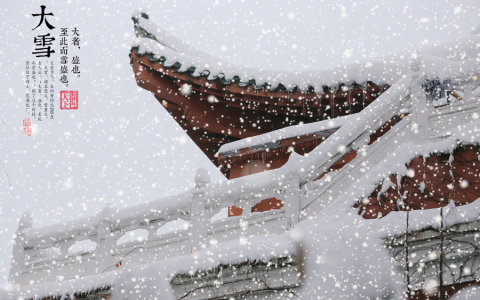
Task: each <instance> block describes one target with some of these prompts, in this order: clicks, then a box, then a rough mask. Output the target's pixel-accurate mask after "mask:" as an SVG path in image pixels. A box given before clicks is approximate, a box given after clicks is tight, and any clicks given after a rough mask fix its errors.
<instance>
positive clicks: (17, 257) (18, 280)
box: [8, 212, 33, 288]
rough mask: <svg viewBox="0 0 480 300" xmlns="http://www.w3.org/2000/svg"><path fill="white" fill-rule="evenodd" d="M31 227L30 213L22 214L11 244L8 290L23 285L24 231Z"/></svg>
mask: <svg viewBox="0 0 480 300" xmlns="http://www.w3.org/2000/svg"><path fill="white" fill-rule="evenodd" d="M32 226H33V218H32V213H31V212H26V213H24V214H23V216H22V218H21V219H20V222H19V223H18V229H17V231H16V232H15V238H14V243H13V252H12V261H11V263H10V273H9V275H8V285H9V288H19V287H21V286H22V285H24V284H23V282H22V270H23V267H24V266H25V263H26V257H25V245H24V244H25V233H24V232H23V230H24V229H26V228H30V227H32Z"/></svg>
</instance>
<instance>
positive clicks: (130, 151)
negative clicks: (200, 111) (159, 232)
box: [0, 0, 480, 282]
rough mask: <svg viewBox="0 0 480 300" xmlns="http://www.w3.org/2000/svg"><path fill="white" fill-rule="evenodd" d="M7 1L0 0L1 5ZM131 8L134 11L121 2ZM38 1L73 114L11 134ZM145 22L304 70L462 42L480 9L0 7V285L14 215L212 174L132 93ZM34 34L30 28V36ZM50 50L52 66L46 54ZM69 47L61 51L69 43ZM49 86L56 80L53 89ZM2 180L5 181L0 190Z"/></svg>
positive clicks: (131, 198) (142, 194)
mask: <svg viewBox="0 0 480 300" xmlns="http://www.w3.org/2000/svg"><path fill="white" fill-rule="evenodd" d="M4 2H6V1H4ZM132 2H133V3H132ZM40 5H45V6H46V7H47V12H52V13H54V15H55V17H54V18H52V17H49V21H50V23H51V24H52V25H53V26H55V27H56V28H55V29H54V30H53V31H51V33H52V34H53V33H54V34H55V36H57V37H58V35H59V29H60V28H61V27H68V28H69V29H73V28H74V27H77V28H78V29H79V32H80V38H81V49H80V50H78V52H76V53H77V54H78V55H79V56H80V60H81V64H80V68H81V72H82V73H81V78H79V79H76V80H75V79H74V78H73V76H70V77H69V79H70V81H71V85H70V87H69V89H71V90H78V91H79V98H80V105H79V109H78V110H77V111H65V110H62V111H61V110H59V109H58V101H57V100H56V101H57V102H56V112H55V120H48V121H43V122H37V121H33V124H34V127H35V133H34V135H33V136H31V137H26V136H22V120H23V118H26V117H28V116H27V115H26V114H25V113H24V111H25V97H24V93H25V92H24V90H25V88H24V82H23V80H24V79H25V76H24V75H22V72H24V71H25V62H26V61H27V60H30V61H31V60H32V59H34V56H33V55H32V54H31V52H32V50H33V45H34V43H33V37H34V35H36V34H41V33H47V32H48V31H47V30H46V29H42V31H39V30H36V31H31V29H32V28H34V27H35V26H36V25H37V23H38V19H36V18H33V17H32V16H31V14H32V13H39V12H40ZM138 7H145V8H147V9H148V12H149V15H150V19H151V20H153V21H154V22H156V23H157V24H158V25H159V26H162V27H164V28H165V29H167V30H169V31H171V32H173V33H174V34H176V35H177V36H178V37H179V38H180V39H183V40H187V41H189V42H190V43H191V44H192V45H194V46H196V47H198V48H199V49H201V50H203V51H206V52H209V53H211V54H213V55H216V56H218V57H221V58H222V59H223V60H225V61H232V62H236V63H237V64H240V65H248V66H253V67H262V68H271V69H276V70H282V69H305V68H309V69H314V68H325V67H333V66H337V65H341V64H344V63H348V62H353V61H357V60H363V59H368V58H371V57H378V56H381V55H385V54H389V53H396V52H402V51H405V50H410V49H415V48H419V47H421V46H423V45H431V44H434V43H439V42H442V41H448V40H451V39H454V38H456V37H459V36H463V35H466V34H468V32H470V31H471V30H472V29H473V28H474V27H475V26H477V25H479V24H480V2H479V1H478V0H470V1H461V0H455V1H453V0H450V1H429V0H425V1H417V0H416V1H392V0H389V1H375V0H373V1H372V0H369V1H346V0H345V1H344V0H340V1H339V0H336V1H326V0H325V1H319V0H317V1H279V0H276V1H265V0H263V1H251V0H245V1H222V0H220V1H218V0H217V1H210V0H209V1H193V0H192V1H172V0H169V1H119V0H103V1H102V0H95V1H85V0H83V1H68V3H67V1H64V0H63V1H21V2H20V1H8V2H7V3H2V4H0V20H1V21H0V26H1V29H2V30H1V33H0V37H1V38H0V45H1V47H0V92H1V95H2V98H1V99H2V101H0V116H1V117H2V119H3V121H2V122H0V137H1V138H0V159H1V161H2V162H3V165H4V166H5V170H4V169H3V167H2V166H0V224H1V226H0V280H1V281H2V282H6V278H7V276H8V269H9V266H10V254H11V251H12V245H11V243H10V240H11V238H12V235H13V234H14V232H15V230H16V228H17V226H18V219H19V218H20V217H21V215H22V214H23V212H25V211H31V212H33V214H34V226H41V225H47V224H52V223H56V222H59V221H64V220H68V219H73V218H78V217H81V216H87V215H92V214H94V213H95V212H98V211H99V210H101V209H102V208H103V207H104V206H105V205H106V203H109V202H110V203H113V204H115V205H116V206H117V207H124V206H131V205H134V204H138V203H144V202H148V201H151V200H155V199H159V198H161V197H163V196H165V195H169V194H172V193H177V192H179V191H183V190H185V189H188V188H190V187H192V182H193V174H194V172H195V170H196V169H197V168H199V167H206V168H207V169H208V170H210V172H211V174H212V180H214V181H218V180H220V179H221V178H222V177H223V176H222V175H221V174H220V173H219V172H217V171H216V169H215V167H214V166H213V164H211V163H210V162H209V161H208V159H207V158H206V157H204V155H203V153H202V152H201V151H200V150H199V149H198V148H196V146H195V145H194V144H193V142H191V141H190V140H189V138H188V137H187V136H186V135H185V134H184V133H183V132H182V130H181V128H180V127H179V126H178V125H177V124H176V123H175V122H174V121H173V120H172V119H171V118H170V116H169V115H168V114H167V113H166V112H165V110H164V109H163V107H162V106H161V105H160V104H159V103H158V102H157V101H156V100H155V99H154V97H153V96H152V95H151V94H150V93H148V92H146V91H144V90H142V89H140V88H138V86H137V85H136V83H135V79H134V76H133V72H132V70H131V67H130V65H129V58H128V53H129V49H130V45H131V43H132V41H133V38H134V35H133V26H132V21H131V19H130V16H131V13H132V11H133V10H134V9H136V8H138ZM39 29H40V28H39ZM56 51H57V53H56V54H54V55H53V61H54V62H55V63H56V67H57V72H58V68H59V65H60V59H59V54H58V52H59V47H58V44H56ZM72 51H73V49H72ZM61 89H62V85H61V84H60V82H59V81H58V79H57V83H56V92H59V91H60V90H61ZM10 185H11V186H10Z"/></svg>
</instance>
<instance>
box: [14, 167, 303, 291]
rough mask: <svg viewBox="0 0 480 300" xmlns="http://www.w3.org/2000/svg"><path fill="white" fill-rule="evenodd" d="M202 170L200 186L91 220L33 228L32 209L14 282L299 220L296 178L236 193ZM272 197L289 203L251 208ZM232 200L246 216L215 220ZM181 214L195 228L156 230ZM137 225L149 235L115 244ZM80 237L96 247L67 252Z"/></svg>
mask: <svg viewBox="0 0 480 300" xmlns="http://www.w3.org/2000/svg"><path fill="white" fill-rule="evenodd" d="M205 172H206V170H205V169H200V170H198V171H197V175H196V187H195V189H193V190H192V191H189V192H186V193H183V194H180V195H175V196H172V197H168V198H165V199H161V200H157V201H155V202H153V203H150V204H149V205H140V206H135V207H131V208H127V209H121V210H119V209H116V208H115V207H114V206H112V205H107V207H105V208H104V209H103V210H102V211H101V212H100V213H98V214H97V215H95V216H92V217H90V218H82V219H78V220H73V221H70V222H65V223H61V224H56V225H52V226H46V227H39V228H34V227H32V217H31V214H30V213H26V214H25V215H24V216H23V217H22V219H21V220H20V225H19V228H18V230H17V232H16V238H15V243H14V249H13V256H12V263H11V269H10V278H9V281H10V283H12V284H14V285H16V286H26V285H29V284H33V283H44V282H52V281H60V280H68V279H73V278H78V277H83V276H88V275H93V274H98V273H103V272H108V271H111V270H115V269H118V268H123V267H125V266H128V265H131V264H142V263H146V262H154V261H159V260H162V259H165V258H168V257H172V256H178V255H185V254H190V253H192V252H195V251H199V250H201V249H203V248H205V247H208V246H209V245H210V244H215V243H220V242H224V241H228V240H232V239H240V241H241V242H242V241H247V239H248V237H249V236H252V235H258V234H276V233H282V232H285V231H286V230H288V229H289V228H291V227H292V226H294V225H295V224H296V223H297V222H298V202H299V201H298V192H297V189H298V185H299V183H298V177H295V176H293V177H290V178H288V179H287V181H286V182H285V184H284V185H282V186H274V185H270V186H269V187H268V186H263V188H262V189H261V190H258V189H253V190H250V191H248V190H246V189H241V187H240V190H238V191H237V192H235V193H232V194H228V191H227V190H225V191H226V195H222V194H221V193H220V194H219V193H218V190H219V189H221V186H223V184H228V182H227V183H223V184H222V183H219V184H212V183H209V178H208V174H207V175H205V174H203V173H205ZM202 174H203V176H201V175H202ZM232 187H233V185H232ZM272 197H276V198H277V199H282V200H284V201H285V205H284V207H282V208H281V209H275V210H271V211H268V212H263V213H250V211H251V208H252V207H253V206H255V205H256V204H257V203H259V202H260V201H262V200H263V199H268V198H272ZM232 205H235V206H237V207H240V208H243V214H242V215H241V216H238V217H231V218H226V219H223V220H218V221H216V222H212V221H211V219H212V217H213V216H214V215H215V214H217V213H218V212H219V211H220V210H221V209H222V208H227V207H229V206H232ZM286 216H287V217H286ZM177 219H183V220H185V221H188V222H190V226H188V227H187V228H185V230H179V231H176V232H169V233H165V234H161V235H157V231H158V229H160V228H161V227H162V226H163V225H165V224H166V223H167V222H169V221H174V220H177ZM138 229H143V230H145V231H147V232H148V237H146V238H145V239H144V240H143V241H135V242H128V243H124V244H121V245H117V241H118V240H119V239H120V238H121V237H122V236H124V235H125V234H128V233H129V232H131V231H133V230H138ZM83 240H90V241H92V242H95V243H96V248H95V249H94V250H90V251H80V252H76V253H69V248H71V247H72V246H73V245H75V244H76V243H77V242H81V241H83ZM52 248H56V249H59V250H60V251H59V252H60V253H59V254H58V255H54V256H49V257H42V253H45V252H46V251H47V250H50V252H52V251H51V250H52Z"/></svg>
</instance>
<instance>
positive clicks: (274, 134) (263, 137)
mask: <svg viewBox="0 0 480 300" xmlns="http://www.w3.org/2000/svg"><path fill="white" fill-rule="evenodd" d="M353 116H354V115H347V116H342V117H337V118H334V119H329V120H323V121H319V122H314V123H309V124H298V125H292V126H288V127H285V128H282V129H278V130H274V131H271V132H267V133H264V134H260V135H256V136H253V137H249V138H246V139H241V140H239V141H235V142H231V143H228V144H224V145H223V146H222V147H220V149H219V150H218V153H224V152H228V151H233V150H238V149H242V148H246V147H253V146H256V145H263V144H266V143H270V142H276V141H280V140H282V139H287V138H291V137H296V136H301V135H305V134H310V133H314V132H318V131H323V130H328V129H334V128H339V127H341V126H343V125H344V124H346V123H347V121H348V120H349V119H350V118H352V117H353Z"/></svg>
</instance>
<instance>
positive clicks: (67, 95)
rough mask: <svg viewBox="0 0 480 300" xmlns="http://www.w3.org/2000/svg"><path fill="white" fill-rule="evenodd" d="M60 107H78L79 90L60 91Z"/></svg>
mask: <svg viewBox="0 0 480 300" xmlns="http://www.w3.org/2000/svg"><path fill="white" fill-rule="evenodd" d="M60 109H78V91H60Z"/></svg>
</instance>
